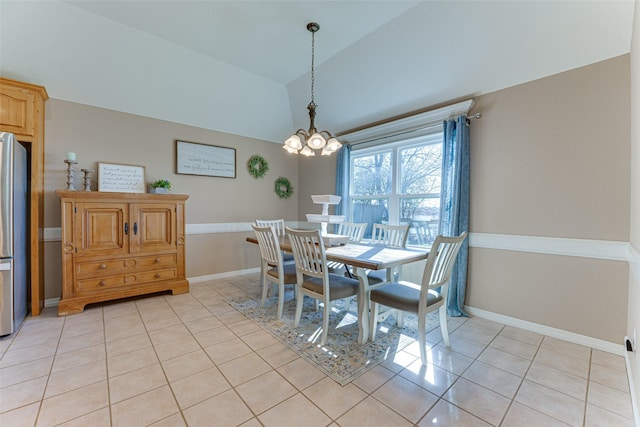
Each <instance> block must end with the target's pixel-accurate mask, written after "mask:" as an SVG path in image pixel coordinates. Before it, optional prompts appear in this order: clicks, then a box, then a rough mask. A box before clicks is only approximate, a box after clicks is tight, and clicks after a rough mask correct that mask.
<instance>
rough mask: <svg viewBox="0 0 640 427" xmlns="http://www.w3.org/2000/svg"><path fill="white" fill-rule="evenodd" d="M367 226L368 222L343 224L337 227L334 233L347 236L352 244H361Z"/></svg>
mask: <svg viewBox="0 0 640 427" xmlns="http://www.w3.org/2000/svg"><path fill="white" fill-rule="evenodd" d="M367 225H368V224H367V223H366V222H341V223H339V224H337V225H336V227H335V230H334V233H335V234H340V235H342V236H347V237H348V238H349V242H350V243H360V242H361V241H362V238H363V237H364V232H365V230H366V229H367Z"/></svg>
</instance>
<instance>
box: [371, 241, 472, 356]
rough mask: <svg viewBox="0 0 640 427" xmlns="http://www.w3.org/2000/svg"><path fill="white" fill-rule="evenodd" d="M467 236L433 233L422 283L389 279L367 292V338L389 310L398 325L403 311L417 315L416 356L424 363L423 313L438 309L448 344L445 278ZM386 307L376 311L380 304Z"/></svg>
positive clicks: (373, 336)
mask: <svg viewBox="0 0 640 427" xmlns="http://www.w3.org/2000/svg"><path fill="white" fill-rule="evenodd" d="M466 237H467V232H466V231H465V232H463V233H462V234H461V235H460V236H458V237H444V236H442V235H439V236H436V239H435V241H434V242H433V246H432V247H431V251H430V252H429V257H428V258H427V264H426V266H425V269H424V274H423V276H422V283H421V284H415V283H411V282H405V281H399V282H391V283H389V284H385V285H382V286H380V287H379V288H376V289H374V290H372V291H371V292H369V300H370V303H371V304H370V307H371V314H370V316H369V330H370V331H371V340H372V341H373V340H375V338H376V329H377V327H378V322H381V321H384V319H386V318H387V317H388V316H389V315H390V314H391V313H395V315H396V322H397V324H398V326H399V327H402V324H403V314H404V312H409V313H414V314H417V315H418V342H419V344H420V359H421V361H422V364H423V365H425V366H426V365H427V350H426V342H425V335H426V324H427V314H428V313H430V312H432V311H434V310H436V309H439V310H440V313H439V314H440V329H441V331H442V337H443V339H444V343H445V345H446V346H447V347H450V345H451V343H450V341H449V329H448V328H447V293H448V292H449V279H450V277H451V271H452V270H453V266H454V264H455V261H456V258H457V256H458V252H459V251H460V247H461V246H462V242H463V241H464V239H465V238H466ZM381 305H382V306H385V307H389V308H390V310H388V311H385V312H384V313H380V312H379V310H380V306H381Z"/></svg>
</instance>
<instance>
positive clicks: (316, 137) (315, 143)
mask: <svg viewBox="0 0 640 427" xmlns="http://www.w3.org/2000/svg"><path fill="white" fill-rule="evenodd" d="M326 143H327V141H326V140H325V139H324V136H322V135H320V134H319V133H318V132H316V133H314V134H313V135H311V138H309V140H308V141H307V145H308V146H309V147H311V148H313V149H314V150H319V149H321V148H322V147H324V146H325V144H326Z"/></svg>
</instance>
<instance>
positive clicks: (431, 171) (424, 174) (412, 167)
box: [400, 144, 442, 194]
mask: <svg viewBox="0 0 640 427" xmlns="http://www.w3.org/2000/svg"><path fill="white" fill-rule="evenodd" d="M400 165H401V166H400V194H434V193H435V194H439V193H440V175H441V174H440V170H441V169H442V144H429V145H421V146H417V147H411V148H403V149H401V150H400Z"/></svg>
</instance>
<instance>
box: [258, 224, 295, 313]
mask: <svg viewBox="0 0 640 427" xmlns="http://www.w3.org/2000/svg"><path fill="white" fill-rule="evenodd" d="M251 227H252V228H253V231H254V232H255V233H256V238H257V239H258V247H259V248H260V255H261V257H262V264H261V267H262V268H261V270H262V276H261V280H260V282H261V284H262V300H261V302H260V306H264V302H265V300H266V299H267V293H268V291H269V288H270V287H272V286H274V287H277V289H278V319H281V318H282V310H283V307H284V286H285V285H294V286H295V284H296V283H297V276H296V266H295V265H294V264H291V263H289V264H285V263H284V261H283V258H282V250H281V249H280V243H279V240H278V236H277V235H276V231H275V229H274V228H272V227H258V226H256V225H253V224H252V225H251ZM270 285H271V286H270Z"/></svg>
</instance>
